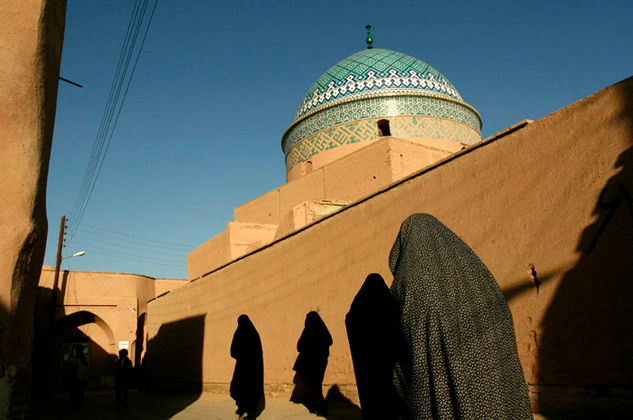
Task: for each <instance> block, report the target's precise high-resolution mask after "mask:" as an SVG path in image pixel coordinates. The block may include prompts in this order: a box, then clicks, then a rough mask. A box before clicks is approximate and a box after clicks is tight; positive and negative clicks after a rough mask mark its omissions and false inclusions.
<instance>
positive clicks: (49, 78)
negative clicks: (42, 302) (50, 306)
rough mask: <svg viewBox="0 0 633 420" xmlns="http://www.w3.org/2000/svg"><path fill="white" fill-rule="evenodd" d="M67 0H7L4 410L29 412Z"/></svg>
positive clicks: (3, 51)
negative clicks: (35, 306)
mask: <svg viewBox="0 0 633 420" xmlns="http://www.w3.org/2000/svg"><path fill="white" fill-rule="evenodd" d="M65 11H66V2H65V1H64V0H59V1H57V0H55V1H52V0H51V1H47V0H25V1H19V2H16V1H12V0H2V1H0V68H1V69H2V72H0V144H2V153H1V154H0V328H1V329H2V331H1V333H0V341H1V342H0V352H1V353H0V383H2V384H3V385H2V386H3V387H4V389H3V392H2V394H3V399H2V402H0V404H1V405H0V417H2V416H3V415H4V416H8V417H15V418H20V417H23V416H24V415H25V413H26V404H27V401H28V396H29V387H30V355H31V340H32V325H33V304H34V302H35V293H36V289H37V280H38V277H39V273H40V269H41V267H42V260H43V258H44V247H45V242H46V231H47V221H46V209H45V198H46V177H47V172H48V160H49V155H50V148H51V139H52V134H53V124H54V120H55V103H56V100H57V78H58V75H59V63H60V58H61V49H62V39H63V31H64V20H65Z"/></svg>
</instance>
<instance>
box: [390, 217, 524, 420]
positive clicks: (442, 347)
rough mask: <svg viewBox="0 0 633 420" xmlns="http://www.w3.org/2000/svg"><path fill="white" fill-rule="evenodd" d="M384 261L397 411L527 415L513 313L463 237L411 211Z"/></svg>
mask: <svg viewBox="0 0 633 420" xmlns="http://www.w3.org/2000/svg"><path fill="white" fill-rule="evenodd" d="M389 266H390V268H391V271H392V272H393V274H394V281H393V284H392V285H391V294H392V296H393V297H394V299H395V300H396V302H397V306H398V310H399V325H398V332H399V335H400V337H399V339H398V347H399V349H398V355H397V357H396V365H395V368H394V385H395V387H396V389H397V391H398V393H399V395H400V397H401V398H402V399H403V401H404V404H405V407H406V408H405V416H404V418H405V419H428V418H435V419H437V418H462V419H483V418H488V419H526V418H532V410H531V407H530V401H529V399H528V392H527V386H526V384H525V378H524V376H523V370H522V369H521V365H520V364H519V358H518V355H517V348H516V339H515V335H514V327H513V324H512V315H511V313H510V310H509V308H508V305H507V304H506V301H505V299H504V297H503V295H502V293H501V290H500V289H499V286H498V285H497V283H496V282H495V279H494V278H493V277H492V274H490V272H489V271H488V269H487V268H486V266H485V265H484V264H483V263H482V262H481V260H479V258H478V257H477V255H475V253H474V252H473V251H472V250H471V249H470V248H469V247H468V245H466V244H465V243H464V242H463V241H462V240H461V239H460V238H459V237H457V235H455V234H454V233H453V232H452V231H451V230H450V229H448V228H447V227H446V226H444V225H443V224H442V223H441V222H439V221H438V220H437V219H435V218H434V217H433V216H430V215H428V214H415V215H413V216H410V217H409V218H408V219H407V220H405V221H404V222H403V223H402V226H401V227H400V233H399V234H398V238H397V239H396V242H395V244H394V245H393V248H392V250H391V255H390V256H389Z"/></svg>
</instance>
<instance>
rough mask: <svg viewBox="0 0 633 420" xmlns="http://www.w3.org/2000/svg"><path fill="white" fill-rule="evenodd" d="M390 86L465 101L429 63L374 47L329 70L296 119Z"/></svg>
mask: <svg viewBox="0 0 633 420" xmlns="http://www.w3.org/2000/svg"><path fill="white" fill-rule="evenodd" d="M389 89H404V90H412V91H415V90H418V91H426V92H429V93H430V92H434V93H439V94H443V95H447V96H450V97H451V98H454V99H457V100H459V101H461V100H462V98H461V96H460V95H459V92H458V91H457V89H455V87H454V86H453V85H452V84H451V83H450V82H449V81H448V80H447V79H446V78H445V77H444V76H443V75H442V74H441V73H440V72H438V71H437V70H436V69H434V68H433V67H431V66H430V65H428V64H427V63H425V62H423V61H421V60H418V59H417V58H414V57H411V56H409V55H406V54H403V53H400V52H397V51H391V50H385V49H371V50H363V51H360V52H357V53H356V54H353V55H351V56H349V57H347V58H346V59H344V60H342V61H340V62H339V63H337V64H336V65H334V66H333V67H332V68H330V69H329V70H328V71H326V72H325V73H324V74H323V75H322V76H321V77H320V78H319V79H318V80H317V81H316V82H315V83H314V84H313V85H312V86H311V87H310V89H309V90H308V93H307V94H306V96H305V98H304V99H303V102H302V103H301V106H299V109H298V111H297V114H296V117H295V119H298V118H300V117H302V116H303V115H305V114H306V113H308V112H310V111H311V110H313V109H315V108H317V107H319V106H321V105H323V104H327V103H328V102H329V101H332V100H336V99H339V98H343V97H347V96H351V95H356V94H359V93H362V92H368V91H376V90H381V91H384V90H389Z"/></svg>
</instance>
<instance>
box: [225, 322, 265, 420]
mask: <svg viewBox="0 0 633 420" xmlns="http://www.w3.org/2000/svg"><path fill="white" fill-rule="evenodd" d="M231 357H232V358H234V359H235V370H234V371H233V379H232V380H231V390H230V392H231V398H233V399H234V400H235V404H236V405H237V410H236V411H235V413H236V414H237V415H239V416H240V419H255V418H257V416H258V415H259V414H260V412H261V409H263V407H261V409H260V401H262V402H263V398H264V359H263V356H262V342H261V340H260V338H259V334H258V333H257V330H256V329H255V326H254V325H253V323H252V322H251V320H250V318H249V317H248V316H247V315H240V316H239V318H237V330H235V334H234V335H233V342H232V343H231Z"/></svg>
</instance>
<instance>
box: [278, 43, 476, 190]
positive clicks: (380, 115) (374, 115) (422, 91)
mask: <svg viewBox="0 0 633 420" xmlns="http://www.w3.org/2000/svg"><path fill="white" fill-rule="evenodd" d="M385 121H386V122H385ZM381 124H383V125H381ZM385 124H386V130H385ZM381 135H382V136H394V137H426V138H441V139H449V140H453V141H457V142H459V143H461V144H465V145H470V144H473V143H475V142H477V141H479V140H481V117H480V116H479V113H478V112H477V111H476V110H475V108H473V107H472V106H470V105H468V104H467V103H466V102H464V101H463V100H462V98H461V96H460V94H459V92H458V91H457V89H456V88H455V87H454V86H453V85H452V83H451V82H450V81H448V79H447V78H446V77H444V75H442V74H441V73H440V72H439V71H437V70H436V69H434V68H433V67H431V66H430V65H429V64H427V63H425V62H423V61H421V60H418V59H417V58H414V57H411V56H409V55H406V54H403V53H400V52H397V51H392V50H387V49H373V48H372V49H366V50H363V51H359V52H357V53H355V54H352V55H351V56H349V57H347V58H345V59H344V60H342V61H340V62H339V63H337V64H335V65H334V66H333V67H331V68H330V69H329V70H328V71H326V72H325V73H324V74H323V75H322V76H321V77H319V78H318V79H317V80H316V82H314V84H313V85H312V86H311V87H310V89H308V92H307V93H306V95H305V97H304V99H303V101H302V102H301V104H300V106H299V109H298V110H297V113H296V115H295V119H294V121H293V122H292V124H290V126H289V127H288V128H287V129H286V131H285V132H284V134H283V137H282V149H283V151H284V154H285V155H286V170H287V172H288V173H290V172H291V171H292V170H293V168H294V167H295V166H296V165H297V164H299V163H302V162H307V161H314V160H318V156H317V155H320V154H322V153H323V152H326V151H331V150H333V149H337V153H335V154H332V153H329V154H327V155H328V156H336V157H340V155H341V152H344V150H349V151H353V150H356V149H358V148H359V147H362V146H364V145H365V144H358V143H362V142H367V141H370V140H375V139H377V138H379V137H380V136H381ZM349 145H355V146H354V147H348V146H349ZM339 149H340V150H339ZM343 154H346V153H343ZM328 160H330V161H331V160H332V159H328ZM321 163H322V164H324V163H327V162H321ZM322 164H320V165H317V166H322ZM289 179H290V177H289Z"/></svg>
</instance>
